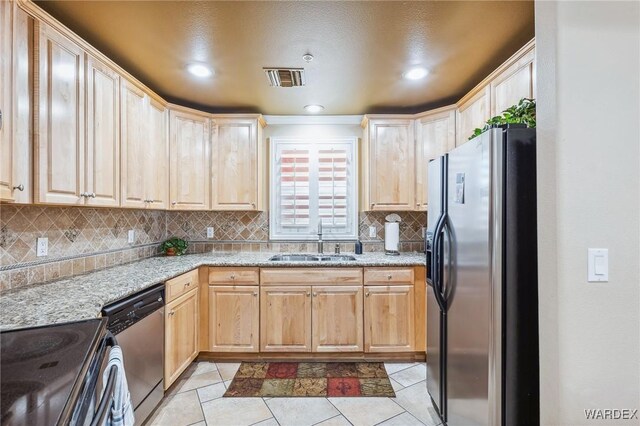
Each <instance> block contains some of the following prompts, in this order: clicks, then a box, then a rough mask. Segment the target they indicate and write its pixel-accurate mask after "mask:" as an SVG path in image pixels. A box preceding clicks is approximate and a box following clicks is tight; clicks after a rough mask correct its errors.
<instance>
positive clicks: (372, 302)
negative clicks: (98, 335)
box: [364, 285, 415, 352]
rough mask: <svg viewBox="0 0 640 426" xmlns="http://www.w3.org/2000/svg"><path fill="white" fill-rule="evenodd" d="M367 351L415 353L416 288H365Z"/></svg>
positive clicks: (365, 348) (395, 286) (405, 286)
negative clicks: (414, 293) (414, 313)
mask: <svg viewBox="0 0 640 426" xmlns="http://www.w3.org/2000/svg"><path fill="white" fill-rule="evenodd" d="M364 291H365V298H364V327H365V333H364V350H365V352H408V351H413V350H414V337H415V336H414V331H413V327H414V316H413V312H414V310H413V309H414V296H413V285H388V286H365V288H364Z"/></svg>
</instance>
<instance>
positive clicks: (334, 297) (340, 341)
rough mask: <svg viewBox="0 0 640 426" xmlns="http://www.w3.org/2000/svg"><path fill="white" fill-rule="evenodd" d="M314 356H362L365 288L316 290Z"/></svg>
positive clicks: (313, 308) (313, 312)
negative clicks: (334, 353)
mask: <svg viewBox="0 0 640 426" xmlns="http://www.w3.org/2000/svg"><path fill="white" fill-rule="evenodd" d="M312 300H313V304H312V320H311V324H312V326H313V330H312V333H311V335H312V337H311V341H312V350H313V352H362V350H363V334H364V333H363V325H362V286H313V288H312Z"/></svg>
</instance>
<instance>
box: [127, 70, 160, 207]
mask: <svg viewBox="0 0 640 426" xmlns="http://www.w3.org/2000/svg"><path fill="white" fill-rule="evenodd" d="M121 98H122V102H121V105H122V108H121V114H120V123H121V124H120V129H121V135H122V155H121V157H122V184H121V188H122V203H121V206H122V207H133V208H140V209H143V208H152V209H165V208H167V206H168V196H169V134H168V132H169V128H168V115H169V112H168V110H167V108H166V106H165V105H164V104H163V103H162V102H160V101H158V100H156V99H154V98H153V97H151V96H150V95H149V94H148V93H147V92H146V91H145V90H144V89H143V88H142V87H140V86H139V85H137V84H135V83H133V82H131V81H129V80H127V79H124V78H123V79H122V80H121Z"/></svg>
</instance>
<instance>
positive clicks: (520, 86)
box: [491, 41, 535, 117]
mask: <svg viewBox="0 0 640 426" xmlns="http://www.w3.org/2000/svg"><path fill="white" fill-rule="evenodd" d="M522 98H535V46H534V43H533V41H532V42H529V43H527V45H525V46H524V47H523V48H522V49H520V50H519V51H518V52H517V53H516V54H515V55H514V56H513V57H512V58H511V59H509V60H508V61H507V62H506V63H505V65H503V66H502V67H501V69H500V71H499V74H498V75H496V76H495V78H494V79H493V80H492V81H491V116H492V117H493V116H495V115H498V114H500V113H501V112H502V111H504V110H505V109H507V108H509V107H510V106H512V105H515V104H517V103H518V102H519V101H520V99H522Z"/></svg>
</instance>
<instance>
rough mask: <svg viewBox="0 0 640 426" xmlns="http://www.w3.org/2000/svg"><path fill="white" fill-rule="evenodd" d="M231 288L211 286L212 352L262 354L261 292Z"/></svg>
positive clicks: (210, 342) (254, 288)
mask: <svg viewBox="0 0 640 426" xmlns="http://www.w3.org/2000/svg"><path fill="white" fill-rule="evenodd" d="M227 284H228V285H215V286H209V350H210V351H211V352H258V351H259V349H260V347H259V346H260V325H259V324H260V294H259V292H260V288H259V287H258V286H256V285H251V286H236V285H233V283H227Z"/></svg>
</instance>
